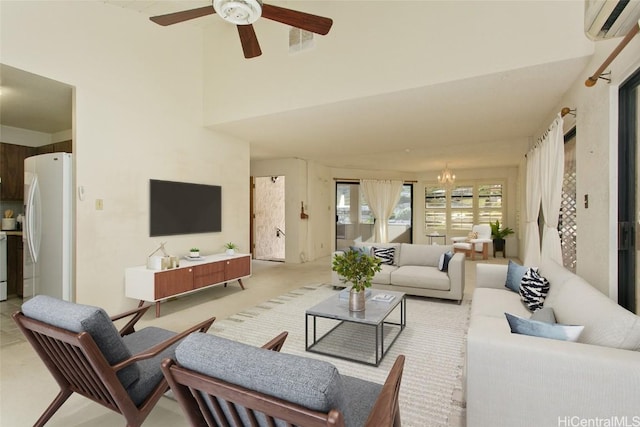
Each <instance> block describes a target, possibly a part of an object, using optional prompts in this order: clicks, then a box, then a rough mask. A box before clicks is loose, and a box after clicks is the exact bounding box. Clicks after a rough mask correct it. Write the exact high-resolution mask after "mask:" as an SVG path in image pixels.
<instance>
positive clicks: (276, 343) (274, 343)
mask: <svg viewBox="0 0 640 427" xmlns="http://www.w3.org/2000/svg"><path fill="white" fill-rule="evenodd" d="M288 335H289V332H287V331H284V332H282V333H280V335H278V336H277V337H275V338H273V339H272V340H270V341H269V342H268V343H266V344H265V345H263V346H262V348H264V349H267V350H273V351H280V350H281V349H282V346H283V345H284V341H285V340H286V339H287V336H288Z"/></svg>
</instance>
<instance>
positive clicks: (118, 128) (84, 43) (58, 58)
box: [0, 1, 249, 312]
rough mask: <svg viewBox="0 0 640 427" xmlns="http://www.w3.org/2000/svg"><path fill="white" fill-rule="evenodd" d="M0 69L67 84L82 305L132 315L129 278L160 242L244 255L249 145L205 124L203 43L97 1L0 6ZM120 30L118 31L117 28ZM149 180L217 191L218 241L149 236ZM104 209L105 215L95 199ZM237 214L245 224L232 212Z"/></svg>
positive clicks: (171, 248) (180, 250)
mask: <svg viewBox="0 0 640 427" xmlns="http://www.w3.org/2000/svg"><path fill="white" fill-rule="evenodd" d="M1 7H2V14H1V16H0V19H1V21H0V31H1V32H0V37H1V41H2V50H1V51H0V61H1V62H2V63H4V64H7V65H10V66H12V67H15V68H19V69H23V70H25V71H29V72H32V73H35V74H39V75H42V76H45V77H48V78H52V79H55V80H58V81H61V82H65V83H67V84H70V85H72V86H74V88H75V90H74V135H73V139H74V144H75V145H74V163H75V165H74V166H75V171H76V177H75V181H76V185H78V186H83V187H84V188H85V191H86V198H85V200H84V201H79V200H76V206H75V216H76V246H75V249H76V283H77V292H76V294H77V295H76V296H77V300H78V301H79V302H83V303H88V304H96V305H100V306H102V307H104V308H105V309H107V310H108V311H110V312H115V311H117V310H119V309H123V308H125V307H132V306H134V305H135V304H136V301H133V300H130V299H127V298H125V296H124V269H125V268H126V267H129V266H135V265H142V264H144V263H145V262H146V257H147V255H148V254H149V253H150V252H151V251H153V250H154V249H155V248H156V247H157V246H158V245H159V243H160V242H161V241H167V245H166V248H167V250H168V252H170V253H171V254H174V255H184V254H186V252H187V251H188V249H189V248H190V247H191V246H198V247H199V248H200V249H201V250H202V252H203V253H205V254H207V253H213V252H222V251H223V244H224V242H228V241H233V242H236V243H237V244H239V245H240V247H245V248H248V246H249V233H248V229H249V227H248V221H249V220H248V215H246V212H248V210H249V197H248V193H249V186H248V180H247V177H248V176H249V147H248V144H247V143H245V142H242V141H237V140H233V139H231V138H228V137H224V136H221V135H219V134H216V133H214V132H211V131H209V130H206V129H205V128H203V126H202V88H203V83H202V82H203V64H202V50H203V41H202V34H201V30H200V29H199V28H197V27H193V26H189V25H184V26H180V27H179V28H178V27H176V28H175V29H173V31H171V32H167V31H164V30H163V29H162V28H161V27H159V26H157V25H155V24H153V23H151V22H149V20H148V19H147V18H146V17H144V16H143V15H139V14H136V13H131V11H130V10H123V9H119V8H118V7H114V6H111V5H106V4H103V3H101V2H86V1H85V2H79V1H56V2H48V1H34V2H17V1H16V2H2V5H1ZM114 23H116V24H114ZM150 178H157V179H167V180H176V181H187V182H198V183H205V184H216V185H221V186H222V203H223V214H222V232H221V233H208V234H194V235H188V236H175V237H166V238H153V239H151V238H149V231H148V230H149V223H148V217H149V211H148V203H149V202H148V197H149V190H148V185H149V184H148V182H149V179H150ZM96 199H103V200H104V210H96V209H95V200H96ZM239 213H241V214H239Z"/></svg>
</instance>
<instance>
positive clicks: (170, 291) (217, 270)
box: [125, 254, 251, 317]
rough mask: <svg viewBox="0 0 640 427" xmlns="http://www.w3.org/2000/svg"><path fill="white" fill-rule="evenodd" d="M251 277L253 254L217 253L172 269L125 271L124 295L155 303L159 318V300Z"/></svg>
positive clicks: (129, 269) (135, 269) (185, 261)
mask: <svg viewBox="0 0 640 427" xmlns="http://www.w3.org/2000/svg"><path fill="white" fill-rule="evenodd" d="M249 276H251V255H250V254H235V255H227V254H216V255H209V256H206V257H202V259H199V260H186V259H181V260H180V266H179V267H176V268H172V269H169V270H150V269H148V268H147V267H146V266H138V267H130V268H127V269H126V270H125V295H126V296H127V297H129V298H134V299H137V300H140V304H143V303H144V301H149V302H155V303H156V317H159V316H160V302H161V301H163V300H166V299H168V298H172V297H176V296H181V295H186V294H190V293H192V292H197V291H199V290H202V289H205V288H208V287H211V286H216V285H220V284H224V285H225V286H226V285H227V282H231V281H234V280H237V281H238V284H239V285H240V287H241V288H242V289H243V290H244V285H243V284H242V279H244V278H247V277H249Z"/></svg>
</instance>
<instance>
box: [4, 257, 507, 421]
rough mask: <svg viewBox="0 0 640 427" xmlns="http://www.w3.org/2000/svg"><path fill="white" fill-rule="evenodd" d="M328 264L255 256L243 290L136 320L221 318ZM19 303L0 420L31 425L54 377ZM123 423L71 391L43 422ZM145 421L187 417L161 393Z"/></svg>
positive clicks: (198, 296)
mask: <svg viewBox="0 0 640 427" xmlns="http://www.w3.org/2000/svg"><path fill="white" fill-rule="evenodd" d="M507 261H508V260H505V259H501V258H498V259H493V258H490V260H489V261H488V262H492V263H501V264H503V263H506V262H507ZM477 262H478V261H475V262H472V261H467V262H466V287H465V299H469V298H470V297H471V294H472V293H473V288H474V284H475V264H476V263H477ZM480 262H482V261H480ZM484 262H486V261H484ZM329 265H330V260H329V258H322V259H319V260H316V261H313V262H309V263H305V264H284V263H277V262H266V261H254V262H253V264H252V268H253V271H252V273H253V275H252V277H250V278H248V279H246V280H244V281H243V283H244V284H245V286H246V288H247V289H246V290H245V291H242V290H240V288H239V287H238V286H234V285H229V286H228V287H227V288H224V287H222V286H218V287H215V288H212V289H207V290H204V291H201V292H198V293H195V294H192V295H189V296H186V297H182V298H178V299H174V300H170V301H168V302H166V303H163V304H162V313H161V317H159V318H155V315H154V310H153V309H151V310H149V311H148V312H147V314H146V315H145V317H144V318H143V319H142V320H141V321H140V326H145V325H154V326H158V327H163V328H166V329H170V330H174V331H180V330H183V329H186V328H187V327H189V326H191V325H193V324H195V323H196V322H198V321H200V320H203V319H205V318H207V317H210V316H216V317H217V318H219V319H222V318H225V317H228V316H230V315H232V314H234V313H237V312H239V311H242V310H244V309H246V308H249V307H252V306H255V305H257V304H259V303H261V302H263V301H265V300H267V299H269V298H272V297H275V296H278V295H281V294H283V293H286V292H288V291H290V290H292V289H296V288H299V287H301V286H304V285H305V284H311V283H327V282H330V280H331V270H330V267H329ZM20 303H21V300H19V299H17V298H13V299H10V300H8V301H4V302H2V303H0V329H1V335H0V426H23V425H32V424H33V423H34V422H35V420H36V419H37V417H38V416H39V414H40V413H41V412H42V411H43V410H44V408H45V407H46V406H47V405H48V404H49V402H50V401H51V400H52V399H53V397H54V396H55V394H56V393H57V391H58V388H57V385H56V384H55V381H54V380H53V379H52V377H51V376H50V374H49V373H48V372H47V371H46V368H45V367H44V365H43V364H42V362H41V361H40V359H39V358H38V357H37V355H35V353H34V352H33V350H32V348H31V347H30V346H29V344H28V343H26V342H25V341H24V340H23V339H22V337H21V334H20V332H19V331H18V330H17V328H16V327H15V325H14V323H13V320H12V319H11V317H10V315H11V313H13V312H14V311H15V310H17V309H18V308H19V305H20ZM122 424H123V419H122V417H120V416H119V415H117V414H115V413H113V412H111V411H109V410H107V409H104V408H102V407H101V406H100V405H97V404H95V403H93V402H90V401H88V400H87V399H84V398H81V397H78V396H72V397H71V398H70V399H69V400H68V401H67V402H66V403H65V404H64V405H63V406H62V408H61V409H60V410H59V411H58V412H57V413H56V415H55V416H54V417H53V418H52V419H51V420H50V421H49V423H48V424H47V426H49V427H55V426H65V427H68V426H91V427H100V426H104V427H107V426H108V427H111V426H114V425H122ZM144 425H148V426H154V427H156V426H157V427H164V426H166V427H175V426H183V425H186V423H185V420H184V418H183V417H182V415H181V413H180V410H179V408H178V406H177V404H176V402H174V401H171V400H170V399H161V400H160V402H159V403H158V405H157V406H156V408H155V409H154V410H153V411H152V413H151V414H150V416H149V417H148V418H147V420H146V422H145V424H144Z"/></svg>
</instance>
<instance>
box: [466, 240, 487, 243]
mask: <svg viewBox="0 0 640 427" xmlns="http://www.w3.org/2000/svg"><path fill="white" fill-rule="evenodd" d="M469 242H470V243H491V242H493V240H491V239H471V240H469Z"/></svg>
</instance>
